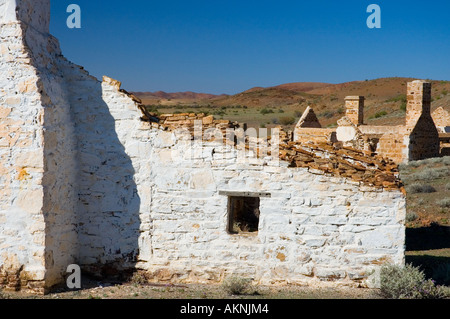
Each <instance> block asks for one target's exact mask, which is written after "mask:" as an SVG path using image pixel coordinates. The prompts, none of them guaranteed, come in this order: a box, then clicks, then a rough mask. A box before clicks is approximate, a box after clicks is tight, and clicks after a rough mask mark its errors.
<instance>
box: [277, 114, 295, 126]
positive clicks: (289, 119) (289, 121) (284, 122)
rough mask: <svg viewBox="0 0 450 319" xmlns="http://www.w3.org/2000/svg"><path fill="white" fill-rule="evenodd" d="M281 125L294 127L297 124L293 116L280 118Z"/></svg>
mask: <svg viewBox="0 0 450 319" xmlns="http://www.w3.org/2000/svg"><path fill="white" fill-rule="evenodd" d="M280 123H281V124H282V125H292V124H294V123H295V118H293V117H292V116H282V117H280Z"/></svg>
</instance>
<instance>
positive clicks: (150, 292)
mask: <svg viewBox="0 0 450 319" xmlns="http://www.w3.org/2000/svg"><path fill="white" fill-rule="evenodd" d="M1 298H4V299H379V298H380V297H379V295H378V290H376V289H366V288H311V287H305V286H298V285H290V286H277V287H275V286H270V287H269V286H253V287H252V288H251V289H249V292H248V293H246V294H243V295H231V294H229V293H228V292H227V291H226V290H225V289H224V288H223V287H222V286H221V285H219V284H214V285H199V284H186V285H184V284H178V285H174V284H136V283H108V282H96V281H92V280H86V279H83V284H82V289H80V290H76V291H73V290H72V291H69V290H67V289H60V290H56V291H55V292H53V293H50V294H48V295H45V296H35V295H28V294H24V293H20V292H2V293H1V292H0V299H1Z"/></svg>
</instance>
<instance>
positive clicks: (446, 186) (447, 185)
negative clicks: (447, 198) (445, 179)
mask: <svg viewBox="0 0 450 319" xmlns="http://www.w3.org/2000/svg"><path fill="white" fill-rule="evenodd" d="M445 189H446V190H449V191H450V183H447V184H446V185H445Z"/></svg>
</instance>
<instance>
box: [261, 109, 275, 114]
mask: <svg viewBox="0 0 450 319" xmlns="http://www.w3.org/2000/svg"><path fill="white" fill-rule="evenodd" d="M259 113H261V114H262V115H266V114H270V113H274V112H273V110H272V109H267V108H264V109H262V110H261V111H259Z"/></svg>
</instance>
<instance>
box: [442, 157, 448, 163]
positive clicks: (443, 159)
mask: <svg viewBox="0 0 450 319" xmlns="http://www.w3.org/2000/svg"><path fill="white" fill-rule="evenodd" d="M442 164H444V165H450V156H445V157H442Z"/></svg>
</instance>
